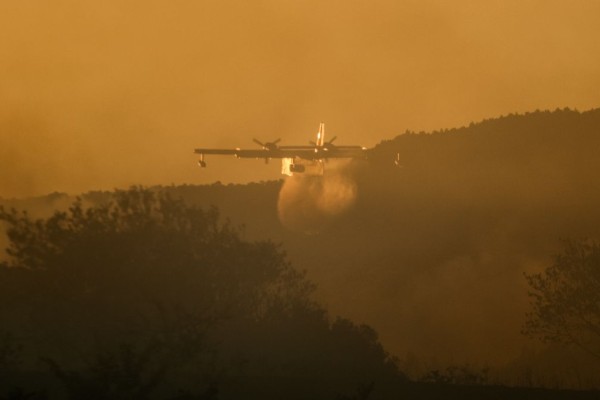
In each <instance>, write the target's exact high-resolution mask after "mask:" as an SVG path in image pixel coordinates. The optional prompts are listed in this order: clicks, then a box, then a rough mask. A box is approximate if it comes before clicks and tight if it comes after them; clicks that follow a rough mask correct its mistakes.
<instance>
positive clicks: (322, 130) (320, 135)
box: [317, 122, 325, 147]
mask: <svg viewBox="0 0 600 400" xmlns="http://www.w3.org/2000/svg"><path fill="white" fill-rule="evenodd" d="M324 143H325V123H323V122H321V123H320V124H319V133H317V147H323V144H324Z"/></svg>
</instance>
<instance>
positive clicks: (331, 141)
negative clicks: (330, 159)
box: [327, 136, 337, 144]
mask: <svg viewBox="0 0 600 400" xmlns="http://www.w3.org/2000/svg"><path fill="white" fill-rule="evenodd" d="M335 139H337V136H334V137H332V138H331V140H330V141H329V142H327V143H329V144H331V143H333V141H334V140H335Z"/></svg>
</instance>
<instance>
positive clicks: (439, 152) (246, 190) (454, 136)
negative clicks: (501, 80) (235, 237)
mask: <svg viewBox="0 0 600 400" xmlns="http://www.w3.org/2000/svg"><path fill="white" fill-rule="evenodd" d="M599 150H600V109H596V110H591V111H587V112H578V111H572V110H557V111H554V112H548V111H538V112H533V113H527V114H524V115H509V116H505V117H501V118H497V119H490V120H485V121H482V122H479V123H473V124H471V125H470V126H468V127H462V128H457V129H450V130H444V131H436V132H431V133H424V132H422V133H413V132H407V133H405V134H402V135H399V136H397V137H396V138H394V139H392V140H388V141H384V142H382V143H380V144H379V145H378V146H376V147H375V148H374V149H373V150H372V151H371V154H370V160H369V162H367V163H364V162H357V163H354V164H352V165H349V166H342V167H339V169H337V172H336V176H339V177H342V178H341V179H342V183H341V184H340V185H341V186H340V187H341V189H348V188H349V189H351V190H350V191H351V192H352V194H354V191H355V194H356V199H355V201H354V203H352V201H350V202H349V203H348V204H349V205H351V207H350V206H349V208H348V210H342V211H344V212H340V213H338V214H336V213H335V212H333V213H331V212H329V211H328V210H325V211H324V210H323V209H320V210H316V211H315V210H313V208H314V207H313V206H314V204H316V203H315V200H314V199H313V198H311V196H321V197H320V198H322V197H327V196H330V197H331V199H330V200H331V203H332V205H333V206H335V204H339V202H342V201H345V200H344V199H343V198H341V197H339V193H333V194H326V195H324V194H323V190H324V189H323V188H322V187H320V188H319V187H318V185H317V184H316V183H315V181H314V180H312V179H311V178H301V179H304V180H301V181H298V182H296V184H297V185H298V186H297V187H295V189H294V190H291V189H289V185H291V184H292V183H289V182H286V183H283V184H282V181H277V182H261V183H254V184H249V185H221V184H219V183H217V184H213V185H207V186H176V187H167V188H165V189H167V190H169V191H170V192H172V194H173V195H174V196H181V197H183V198H184V199H185V200H186V201H188V202H191V203H194V204H200V205H204V206H209V205H216V206H217V207H219V209H220V211H221V214H222V216H224V217H226V218H229V219H230V220H231V221H232V223H233V224H235V225H238V224H243V225H245V226H246V228H245V235H246V237H247V238H249V239H255V238H256V239H257V238H260V239H263V238H270V239H272V240H273V241H275V242H282V243H283V247H284V249H285V250H286V251H287V253H288V255H289V259H290V260H291V262H292V263H293V264H294V266H296V267H298V268H300V269H305V270H306V271H307V272H308V277H309V278H310V279H311V280H312V281H314V282H315V283H316V284H317V285H318V290H317V297H318V300H319V301H321V302H323V303H324V304H325V306H326V307H327V308H328V309H329V311H330V312H331V314H332V315H343V316H345V317H348V318H350V319H351V320H353V321H356V322H359V323H361V322H365V323H367V324H369V325H371V326H373V327H374V328H375V330H376V331H377V332H378V333H379V335H380V338H381V340H382V342H383V344H384V345H385V347H386V349H387V350H388V351H390V352H392V353H393V354H396V355H397V356H399V357H400V358H401V359H403V360H410V359H416V360H417V362H415V363H413V364H412V365H411V368H412V369H413V370H414V371H416V372H415V373H418V372H419V371H425V370H427V369H428V368H430V367H435V366H439V365H449V364H461V363H465V362H467V363H474V364H477V365H484V364H492V365H504V364H505V363H508V362H511V361H513V360H515V359H517V358H519V357H520V359H521V360H522V361H523V362H529V361H531V362H534V361H535V360H534V359H535V358H536V356H531V357H530V358H531V359H532V360H533V361H532V360H529V359H524V357H525V356H523V355H522V352H523V349H524V348H529V347H532V346H533V347H535V346H536V342H533V341H532V340H530V339H526V338H524V337H523V336H522V335H521V333H520V331H521V327H522V323H523V320H524V314H525V312H526V311H527V309H528V299H527V286H526V282H525V279H524V277H523V273H524V272H532V271H538V270H540V269H541V268H543V267H544V266H545V265H547V264H548V263H549V262H551V260H552V256H553V255H554V254H556V253H557V252H559V251H560V249H561V241H560V240H561V239H563V238H582V237H587V238H600V210H599V209H598V206H597V205H598V204H599V201H600V180H598V179H597V177H596V171H599V170H600V157H598V151H599ZM396 154H399V159H400V164H401V166H400V167H395V166H394V165H393V160H394V158H395V155H396ZM336 182H337V181H336ZM338 183H339V182H338ZM282 185H283V190H288V192H286V193H287V194H289V195H290V196H291V198H292V200H293V201H292V202H291V203H289V204H287V205H286V204H284V205H282V203H281V200H278V193H279V192H280V190H281V189H282ZM286 185H288V186H286ZM303 185H304V186H303ZM315 185H317V186H315ZM303 187H304V188H305V189H306V188H309V189H310V191H304V192H303V191H302V190H300V189H302V188H303ZM286 188H287V189H286ZM315 188H316V189H315ZM313 189H314V190H316V192H315V191H313ZM290 190H291V191H290ZM319 191H320V192H319ZM307 193H311V194H307ZM106 196H107V194H106V193H104V194H103V193H88V194H85V195H83V199H84V201H90V202H94V203H95V202H98V201H100V200H102V199H105V198H106ZM2 203H4V204H7V205H10V206H17V207H25V208H29V209H32V210H33V212H36V210H37V209H39V210H40V211H38V212H40V213H42V214H43V213H44V212H47V210H49V209H51V208H52V207H54V206H59V207H60V206H64V205H65V204H67V203H66V200H65V198H64V196H61V195H56V194H55V195H54V196H53V197H52V198H51V199H44V198H38V199H34V200H31V199H30V200H27V201H26V200H11V201H8V200H3V201H2ZM278 206H279V211H280V212H281V209H282V207H287V208H286V209H285V212H286V213H287V215H288V216H290V215H292V216H295V218H296V220H295V222H294V223H292V224H291V226H292V228H296V229H288V228H286V227H284V226H282V224H281V223H280V222H279V220H278ZM41 208H45V209H46V210H41ZM331 214H336V215H334V216H332V215H331ZM298 223H300V224H301V225H298ZM294 224H296V225H294ZM302 224H303V225H302ZM288 226H289V224H288ZM306 232H310V234H307V233H306ZM569 354H570V353H569ZM525 358H526V357H525ZM545 360H546V361H545V362H544V364H545V369H546V371H544V373H543V374H546V375H545V376H550V375H554V376H563V378H562V379H563V382H562V383H563V384H564V385H567V386H577V385H580V386H586V382H588V383H589V382H590V381H591V380H592V379H593V378H592V377H590V376H593V375H595V374H594V371H597V370H598V367H599V366H598V365H597V364H590V365H591V366H592V367H593V369H590V368H588V367H587V366H586V367H585V368H584V367H583V366H582V365H584V364H585V363H584V364H582V361H581V359H580V357H579V356H578V355H573V356H572V357H571V355H567V356H565V355H564V354H563V355H562V356H561V357H554V358H553V357H547V358H546V359H545ZM586 362H587V361H586ZM499 368H500V367H499ZM572 368H577V369H578V371H580V372H578V374H579V375H578V376H577V377H575V376H574V375H573V374H572V373H571V372H568V371H570V370H571V369H572ZM414 371H413V372H414ZM581 371H583V372H581ZM543 374H542V373H540V376H541V375H543ZM511 379H517V378H514V377H511ZM535 379H538V378H534V380H535ZM576 379H579V380H580V382H579V383H577V382H576ZM539 382H540V383H543V384H548V381H546V382H543V378H542V377H540V378H539ZM515 383H523V382H515Z"/></svg>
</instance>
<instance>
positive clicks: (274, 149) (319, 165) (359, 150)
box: [194, 122, 367, 176]
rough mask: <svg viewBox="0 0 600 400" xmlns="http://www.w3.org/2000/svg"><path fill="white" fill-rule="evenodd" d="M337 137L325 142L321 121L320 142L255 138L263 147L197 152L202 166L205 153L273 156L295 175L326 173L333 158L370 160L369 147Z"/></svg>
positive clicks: (282, 170)
mask: <svg viewBox="0 0 600 400" xmlns="http://www.w3.org/2000/svg"><path fill="white" fill-rule="evenodd" d="M336 138H337V136H334V137H333V138H331V140H329V141H327V142H326V141H325V124H324V123H322V122H321V123H320V124H319V132H318V133H317V141H316V142H312V141H311V142H309V143H310V146H306V145H304V146H303V145H298V146H278V143H279V142H280V141H281V139H277V140H275V141H273V142H265V143H263V142H261V141H259V140H257V139H253V141H254V143H256V144H258V145H259V146H261V147H262V149H260V150H258V149H256V150H243V149H240V148H236V149H202V148H200V149H195V150H194V153H196V154H200V160H199V161H198V165H200V167H202V168H205V167H206V161H205V160H204V156H205V155H207V154H218V155H233V156H235V157H237V158H257V159H258V158H262V159H264V160H265V163H268V162H269V160H270V159H272V158H280V159H281V173H282V174H284V175H289V176H292V175H294V173H305V174H309V175H323V173H324V170H325V165H324V163H325V162H326V161H328V160H330V159H333V158H349V159H366V158H367V148H366V147H362V146H356V145H354V146H337V145H334V144H333V142H334V141H335V139H336Z"/></svg>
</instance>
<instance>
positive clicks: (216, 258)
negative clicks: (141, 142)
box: [0, 188, 399, 399]
mask: <svg viewBox="0 0 600 400" xmlns="http://www.w3.org/2000/svg"><path fill="white" fill-rule="evenodd" d="M108 199H109V201H107V202H105V203H103V204H101V205H89V206H87V207H86V206H84V203H83V201H82V200H77V201H76V202H75V203H74V204H73V205H72V206H71V207H70V208H69V209H68V211H66V212H56V213H54V214H53V215H52V216H51V217H49V218H47V219H39V220H33V219H32V218H31V217H29V216H28V215H27V214H26V213H22V212H17V211H16V210H10V211H7V210H5V209H0V221H4V223H5V224H6V225H7V235H8V239H9V247H8V249H7V253H8V255H9V259H8V261H6V262H5V263H4V264H3V265H2V266H3V268H0V314H1V315H0V317H2V320H3V321H6V322H7V326H10V327H13V328H14V329H15V330H16V331H17V332H20V333H21V334H22V336H23V337H26V341H27V343H26V347H27V346H30V347H32V348H35V350H36V351H37V352H38V354H39V355H40V356H41V357H42V358H43V360H44V362H45V365H47V366H48V367H49V369H50V370H51V371H52V372H53V374H54V376H55V377H56V378H58V379H59V380H60V381H62V382H63V383H64V386H65V389H66V391H67V393H68V395H69V397H70V398H82V397H84V396H85V394H86V393H94V396H95V397H94V398H97V399H105V398H137V399H145V398H149V397H152V395H154V394H155V393H156V392H157V391H161V390H162V391H164V390H167V389H165V388H166V387H167V388H169V387H170V388H171V389H173V390H174V389H175V388H179V389H184V390H186V391H188V392H189V393H204V394H205V395H203V396H205V397H206V396H208V395H209V394H210V393H213V391H214V387H215V381H216V380H217V379H219V377H220V376H222V375H223V371H224V370H225V369H230V370H233V369H235V371H234V372H233V373H234V374H236V375H238V376H239V375H242V376H243V375H250V376H257V375H260V376H294V377H310V376H313V377H315V376H318V377H320V378H325V377H326V376H328V375H329V376H342V377H350V379H358V378H361V379H363V378H364V379H366V380H373V379H376V378H377V377H384V376H385V377H388V378H389V377H391V378H397V377H398V376H399V373H398V371H397V368H396V364H395V361H394V360H393V359H392V358H391V357H390V356H389V354H388V353H386V352H385V351H384V350H383V347H382V346H381V344H380V343H379V341H378V339H377V335H376V333H375V332H374V331H373V330H372V329H370V328H369V327H367V326H357V325H354V324H353V323H351V322H350V321H348V320H342V319H338V320H336V321H334V322H330V320H329V317H328V316H327V313H326V312H325V310H323V308H322V307H320V306H319V305H318V304H316V303H315V302H313V301H312V300H311V298H310V295H311V292H312V290H313V285H312V284H311V283H310V282H309V281H308V280H306V279H305V277H304V274H303V273H301V272H298V271H297V270H295V269H294V268H292V266H291V265H290V263H289V262H288V261H287V260H286V257H285V254H284V253H283V252H282V251H281V250H280V248H279V246H278V245H276V244H274V243H272V242H270V241H258V242H249V241H246V240H244V239H243V237H242V234H241V232H240V230H239V229H237V228H234V227H232V226H231V225H230V224H229V223H227V222H224V223H223V222H220V221H219V216H218V212H217V211H216V209H214V208H211V209H208V210H204V209H201V208H198V207H193V206H189V205H186V204H185V203H184V202H183V201H181V200H175V199H173V198H171V197H170V196H169V195H167V194H166V193H165V192H153V191H150V190H146V189H141V188H132V189H130V190H128V191H116V192H115V193H114V194H113V195H112V196H109V197H108ZM24 332H26V334H23V333H24ZM199 377H202V378H199ZM202 382H204V386H202V384H201V383H202ZM211 396H212V395H211ZM88 398H91V397H88Z"/></svg>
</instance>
